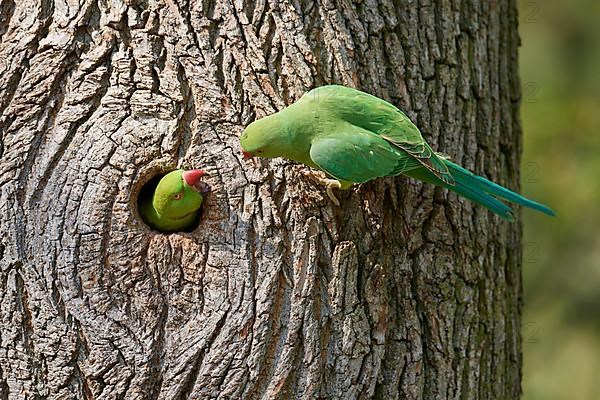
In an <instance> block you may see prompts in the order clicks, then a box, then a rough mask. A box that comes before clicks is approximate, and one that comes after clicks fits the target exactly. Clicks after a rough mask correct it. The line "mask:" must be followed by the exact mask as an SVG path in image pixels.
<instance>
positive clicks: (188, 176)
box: [183, 169, 206, 186]
mask: <svg viewBox="0 0 600 400" xmlns="http://www.w3.org/2000/svg"><path fill="white" fill-rule="evenodd" d="M204 175H206V172H204V171H202V170H201V169H191V170H189V171H185V172H184V173H183V180H184V181H185V183H187V184H188V185H190V186H196V185H197V184H198V182H199V181H200V178H201V177H202V176H204Z"/></svg>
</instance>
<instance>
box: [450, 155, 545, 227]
mask: <svg viewBox="0 0 600 400" xmlns="http://www.w3.org/2000/svg"><path fill="white" fill-rule="evenodd" d="M445 163H446V165H447V166H448V169H450V173H451V174H452V176H454V179H456V181H457V182H460V183H462V184H465V185H467V186H469V187H473V188H477V189H479V190H480V191H483V192H485V193H486V194H491V195H493V196H497V197H500V198H502V199H505V200H508V201H512V202H513V203H517V204H520V205H522V206H525V207H529V208H532V209H534V210H537V211H540V212H543V213H544V214H547V215H551V216H554V215H555V214H554V211H552V209H550V208H549V207H546V206H545V205H543V204H540V203H538V202H536V201H533V200H529V199H528V198H526V197H524V196H521V195H520V194H518V193H515V192H513V191H511V190H509V189H507V188H505V187H503V186H500V185H498V184H496V183H494V182H492V181H489V180H487V179H485V178H484V177H482V176H478V175H475V174H474V173H472V172H470V171H468V170H466V169H464V168H463V167H461V166H460V165H457V164H454V163H453V162H451V161H448V160H445ZM484 205H485V204H484Z"/></svg>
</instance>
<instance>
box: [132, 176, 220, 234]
mask: <svg viewBox="0 0 600 400" xmlns="http://www.w3.org/2000/svg"><path fill="white" fill-rule="evenodd" d="M204 175H206V173H205V172H204V171H202V170H200V169H193V170H189V171H184V170H181V169H177V170H175V171H171V172H169V173H168V174H166V175H165V176H163V177H162V178H161V180H160V181H159V182H158V185H157V186H156V189H155V190H154V193H151V194H147V195H145V196H144V197H141V198H140V207H139V209H140V212H141V214H142V217H143V218H144V220H145V221H146V222H147V223H148V224H149V225H150V226H151V227H152V228H154V229H157V230H159V231H161V232H176V231H186V230H189V229H191V228H192V227H193V224H194V222H196V221H197V220H198V214H199V212H200V206H201V205H202V200H203V195H205V194H206V193H208V192H209V191H210V186H208V184H206V183H205V182H202V181H201V180H200V178H201V177H202V176H204Z"/></svg>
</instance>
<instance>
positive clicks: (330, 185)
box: [324, 179, 342, 207]
mask: <svg viewBox="0 0 600 400" xmlns="http://www.w3.org/2000/svg"><path fill="white" fill-rule="evenodd" d="M325 181H327V182H324V183H326V184H327V189H326V191H327V196H328V197H329V199H331V201H332V202H333V204H335V205H336V206H337V207H339V206H340V201H339V200H338V199H337V197H335V195H334V194H333V190H332V189H333V188H336V189H340V188H341V187H342V185H340V183H339V182H338V181H336V180H335V179H325Z"/></svg>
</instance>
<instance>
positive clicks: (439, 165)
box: [307, 85, 454, 185]
mask: <svg viewBox="0 0 600 400" xmlns="http://www.w3.org/2000/svg"><path fill="white" fill-rule="evenodd" d="M307 98H308V100H310V101H313V102H315V104H316V105H317V107H318V108H321V107H323V108H325V109H327V110H328V112H329V113H331V114H334V115H335V116H336V117H338V118H340V119H342V120H344V121H347V122H349V123H351V124H353V125H356V126H359V127H361V128H363V129H366V130H368V131H370V132H373V133H374V134H376V135H378V136H380V137H382V138H383V139H385V140H386V141H388V142H389V143H391V144H393V145H394V146H396V147H398V148H400V149H402V150H404V151H405V152H406V153H408V154H410V155H411V156H413V157H414V158H415V159H416V160H417V161H418V162H419V163H420V164H421V165H422V166H424V167H425V168H427V169H428V170H430V171H431V172H432V173H433V174H434V175H435V176H437V177H438V178H440V179H441V180H442V181H444V182H445V183H447V184H449V185H454V178H453V177H452V174H451V173H450V171H449V170H448V167H447V166H446V164H445V163H444V160H443V158H442V157H440V156H439V155H438V154H436V153H435V152H434V151H433V150H432V149H431V147H429V145H428V144H427V142H425V139H423V136H422V135H421V132H420V131H419V129H418V128H417V127H416V126H415V124H413V123H412V122H411V120H410V118H408V117H407V116H406V115H405V114H404V113H403V112H402V111H400V110H399V109H398V108H396V107H395V106H394V105H393V104H390V103H388V102H387V101H385V100H382V99H380V98H378V97H375V96H373V95H370V94H368V93H365V92H361V91H360V90H356V89H352V88H348V87H345V86H338V85H329V86H323V87H320V88H317V89H314V90H311V91H310V92H308V94H307Z"/></svg>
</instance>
